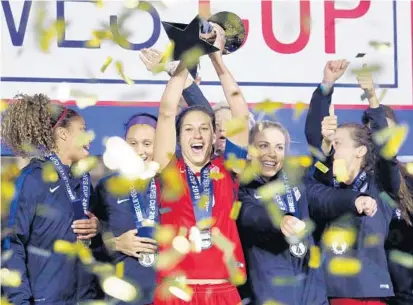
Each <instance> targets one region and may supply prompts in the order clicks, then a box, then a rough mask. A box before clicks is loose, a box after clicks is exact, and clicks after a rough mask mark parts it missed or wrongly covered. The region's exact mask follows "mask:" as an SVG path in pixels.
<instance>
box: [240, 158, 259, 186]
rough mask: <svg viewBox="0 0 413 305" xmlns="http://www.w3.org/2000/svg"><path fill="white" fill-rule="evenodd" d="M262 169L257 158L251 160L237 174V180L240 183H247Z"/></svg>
mask: <svg viewBox="0 0 413 305" xmlns="http://www.w3.org/2000/svg"><path fill="white" fill-rule="evenodd" d="M261 171H262V164H261V162H260V161H258V160H252V161H251V162H250V163H249V164H248V165H247V166H246V167H245V169H244V171H243V172H242V173H241V175H240V176H239V180H240V182H241V183H242V184H248V183H249V182H251V181H252V180H254V178H255V177H256V176H257V175H259V174H260V173H261Z"/></svg>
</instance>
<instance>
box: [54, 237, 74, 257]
mask: <svg viewBox="0 0 413 305" xmlns="http://www.w3.org/2000/svg"><path fill="white" fill-rule="evenodd" d="M53 250H54V252H56V253H62V254H66V255H69V256H75V255H76V247H75V246H74V245H73V244H72V243H70V242H68V241H66V240H56V241H55V243H54V245H53Z"/></svg>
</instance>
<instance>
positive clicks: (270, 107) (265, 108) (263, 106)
mask: <svg viewBox="0 0 413 305" xmlns="http://www.w3.org/2000/svg"><path fill="white" fill-rule="evenodd" d="M283 107H284V103H282V102H272V101H271V100H269V99H266V100H265V101H263V102H260V103H257V104H255V105H254V110H255V111H258V112H264V113H268V114H272V113H274V112H275V111H277V110H278V109H281V108H283Z"/></svg>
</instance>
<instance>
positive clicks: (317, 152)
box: [309, 145, 328, 174]
mask: <svg viewBox="0 0 413 305" xmlns="http://www.w3.org/2000/svg"><path fill="white" fill-rule="evenodd" d="M309 150H310V153H311V154H312V155H313V156H314V157H315V158H316V159H317V160H320V161H321V162H325V161H326V159H327V158H326V156H325V155H324V153H323V152H322V151H321V150H319V149H318V148H317V147H314V146H311V145H309ZM327 171H328V168H327ZM324 174H325V173H324Z"/></svg>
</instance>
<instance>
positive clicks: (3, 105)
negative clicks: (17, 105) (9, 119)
mask: <svg viewBox="0 0 413 305" xmlns="http://www.w3.org/2000/svg"><path fill="white" fill-rule="evenodd" d="M7 107H8V104H7V102H6V100H3V99H2V100H1V101H0V113H2V112H4V111H6V109H7Z"/></svg>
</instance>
